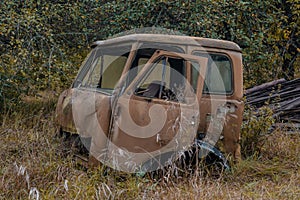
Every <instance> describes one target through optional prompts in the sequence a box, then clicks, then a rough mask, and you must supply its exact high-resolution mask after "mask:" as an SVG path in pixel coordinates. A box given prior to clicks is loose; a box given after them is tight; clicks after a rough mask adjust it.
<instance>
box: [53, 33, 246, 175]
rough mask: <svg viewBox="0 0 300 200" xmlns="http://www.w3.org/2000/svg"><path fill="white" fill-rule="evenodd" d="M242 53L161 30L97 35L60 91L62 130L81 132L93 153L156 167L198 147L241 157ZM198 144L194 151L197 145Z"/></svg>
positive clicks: (229, 45) (121, 165) (223, 158)
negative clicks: (102, 37)
mask: <svg viewBox="0 0 300 200" xmlns="http://www.w3.org/2000/svg"><path fill="white" fill-rule="evenodd" d="M242 77H243V75H242V55H241V49H240V48H239V46H238V45H237V44H235V43H233V42H229V41H223V40H215V39H207V38H199V37H189V36H177V35H161V34H133V35H126V36H121V37H116V38H112V39H107V40H104V41H97V42H95V43H94V44H93V45H92V50H91V52H90V53H89V54H88V56H87V58H86V59H85V61H84V62H83V64H82V66H81V68H80V70H79V73H78V75H77V77H76V79H75V80H74V82H73V84H72V86H71V87H70V88H69V89H67V90H65V91H64V92H63V93H62V94H61V95H60V97H59V100H58V104H57V108H56V121H57V124H58V126H59V130H60V133H61V134H63V133H68V135H70V134H71V135H72V134H77V135H79V136H80V138H81V141H82V143H83V144H84V146H85V147H86V148H87V149H88V151H89V160H98V161H100V162H102V163H104V164H105V165H108V166H110V167H113V168H116V169H119V170H123V171H130V172H136V171H138V170H141V169H143V170H146V171H147V170H148V171H151V170H156V169H158V168H160V167H161V166H166V165H167V163H170V160H171V161H174V160H176V159H178V158H179V156H180V155H181V156H182V155H185V152H189V151H190V150H191V149H193V152H194V153H195V152H197V153H195V154H196V156H195V157H198V158H199V159H202V158H203V157H205V156H208V155H215V158H216V159H218V160H219V161H220V162H222V163H223V164H224V166H227V167H228V165H227V160H228V158H230V159H232V160H239V159H240V157H241V153H240V144H239V141H240V127H241V123H242V113H243V109H244V103H243V101H242V98H243V79H242ZM195 150H196V151H195Z"/></svg>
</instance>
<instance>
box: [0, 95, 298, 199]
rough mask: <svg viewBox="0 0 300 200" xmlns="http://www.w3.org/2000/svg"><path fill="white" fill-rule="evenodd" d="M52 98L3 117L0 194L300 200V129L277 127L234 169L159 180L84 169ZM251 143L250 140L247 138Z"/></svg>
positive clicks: (16, 196)
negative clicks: (60, 128) (62, 131)
mask: <svg viewBox="0 0 300 200" xmlns="http://www.w3.org/2000/svg"><path fill="white" fill-rule="evenodd" d="M55 101H56V100H55V98H54V99H50V100H45V99H42V100H34V101H26V102H25V103H24V104H23V106H20V108H19V109H18V110H16V111H10V113H9V114H4V115H2V117H1V120H2V121H1V127H0V137H1V138H0V158H1V160H0V199H28V198H30V199H299V198H300V185H299V183H300V170H299V169H300V156H299V152H300V151H299V144H300V134H299V133H297V132H294V133H293V134H290V133H285V132H283V131H280V130H277V131H275V132H273V133H272V134H269V135H266V136H264V137H263V140H264V142H263V143H262V146H261V147H260V151H259V154H255V155H252V156H248V157H246V158H244V160H243V161H242V162H241V163H239V164H237V165H236V166H233V167H232V170H231V171H230V172H223V173H221V175H220V176H218V177H216V176H210V175H209V174H207V173H203V169H201V168H199V169H198V170H197V171H196V172H195V173H193V174H191V175H187V176H182V177H178V176H177V177H175V176H174V177H172V176H169V177H165V178H164V179H163V180H161V181H155V180H153V179H150V178H149V177H147V176H146V177H139V176H136V175H134V174H126V173H121V172H116V171H112V170H106V168H105V167H104V166H99V167H97V168H87V167H86V166H85V165H84V164H82V162H80V161H78V160H76V159H75V157H74V155H73V151H71V150H70V149H66V148H65V147H64V145H63V143H61V141H60V139H58V138H56V137H55V134H56V132H57V128H56V127H55V125H54V112H53V110H54V106H55ZM245 142H246V141H245Z"/></svg>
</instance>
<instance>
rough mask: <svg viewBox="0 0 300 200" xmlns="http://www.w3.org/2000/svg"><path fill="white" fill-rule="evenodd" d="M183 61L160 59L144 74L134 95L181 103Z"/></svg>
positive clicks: (183, 84) (183, 81) (183, 77)
mask: <svg viewBox="0 0 300 200" xmlns="http://www.w3.org/2000/svg"><path fill="white" fill-rule="evenodd" d="M185 77H186V69H185V61H184V60H183V59H181V58H178V59H177V58H168V57H161V58H160V59H159V60H157V61H156V62H155V63H154V64H153V66H152V67H151V69H150V70H149V71H148V72H147V74H145V76H144V78H143V79H142V81H141V82H140V83H139V85H138V87H137V88H136V90H135V94H136V95H138V96H142V97H147V98H159V99H164V100H171V101H181V100H182V99H180V97H181V96H182V94H181V93H183V92H184V87H185Z"/></svg>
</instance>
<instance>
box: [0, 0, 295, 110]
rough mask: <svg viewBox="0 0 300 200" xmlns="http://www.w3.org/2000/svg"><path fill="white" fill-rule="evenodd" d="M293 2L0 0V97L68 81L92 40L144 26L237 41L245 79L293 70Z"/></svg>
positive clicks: (254, 80) (62, 85)
mask: <svg viewBox="0 0 300 200" xmlns="http://www.w3.org/2000/svg"><path fill="white" fill-rule="evenodd" d="M299 7H300V3H299V0H282V1H276V0H270V1H234V0H229V1H220V0H218V1H211V0H204V1H181V0H178V1H165V0H146V1H136V0H128V1H104V0H99V1H88V0H81V1H66V0H62V1H49V2H47V1H33V0H28V1H25V2H22V1H16V0H14V1H1V3H0V8H1V10H0V17H1V18H0V57H1V59H0V66H1V67H0V105H3V101H4V99H6V100H8V101H12V100H14V99H17V97H18V96H19V95H20V94H22V93H25V94H28V93H31V94H34V93H35V92H36V91H37V90H44V89H52V90H53V89H55V90H57V89H58V88H66V87H68V86H69V85H70V83H71V81H72V80H73V78H74V76H75V74H76V72H77V70H78V66H79V63H80V61H82V60H83V57H84V56H85V55H86V53H87V51H88V47H89V45H90V44H91V43H92V42H93V41H95V40H99V39H105V38H108V37H111V36H113V35H115V34H118V33H120V32H124V31H130V30H133V29H134V30H136V29H138V28H144V27H163V28H167V29H170V30H173V31H171V32H165V33H168V34H178V32H180V33H182V34H186V35H191V36H200V37H210V38H216V39H226V40H231V41H234V42H236V43H238V44H239V45H240V46H241V47H242V50H243V56H244V80H245V86H246V87H250V86H253V85H257V84H260V83H263V82H266V81H269V80H272V79H275V78H281V77H285V78H292V77H293V76H294V75H296V76H299V71H300V64H299V52H300V50H299V46H300V45H299V32H300V31H299V28H298V25H299V15H300V9H299ZM148 31H149V32H151V29H148ZM152 31H153V30H152ZM162 32H163V31H162ZM1 102H2V103H1Z"/></svg>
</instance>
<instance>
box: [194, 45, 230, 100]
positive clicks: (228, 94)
mask: <svg viewBox="0 0 300 200" xmlns="http://www.w3.org/2000/svg"><path fill="white" fill-rule="evenodd" d="M197 54H198V55H197ZM205 54H207V55H209V56H207V58H208V66H207V70H206V74H205V79H204V84H205V81H206V78H207V76H208V73H209V62H210V60H213V59H212V57H211V55H221V56H224V57H226V58H227V59H228V61H229V63H230V69H231V90H230V91H225V92H213V91H212V92H210V91H205V87H203V91H202V94H203V95H226V96H232V95H233V94H234V91H235V86H234V65H233V61H232V59H231V57H230V56H229V55H228V54H226V53H220V52H215V51H201V50H194V51H192V55H194V56H201V57H203V55H205ZM223 83H224V81H223Z"/></svg>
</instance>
